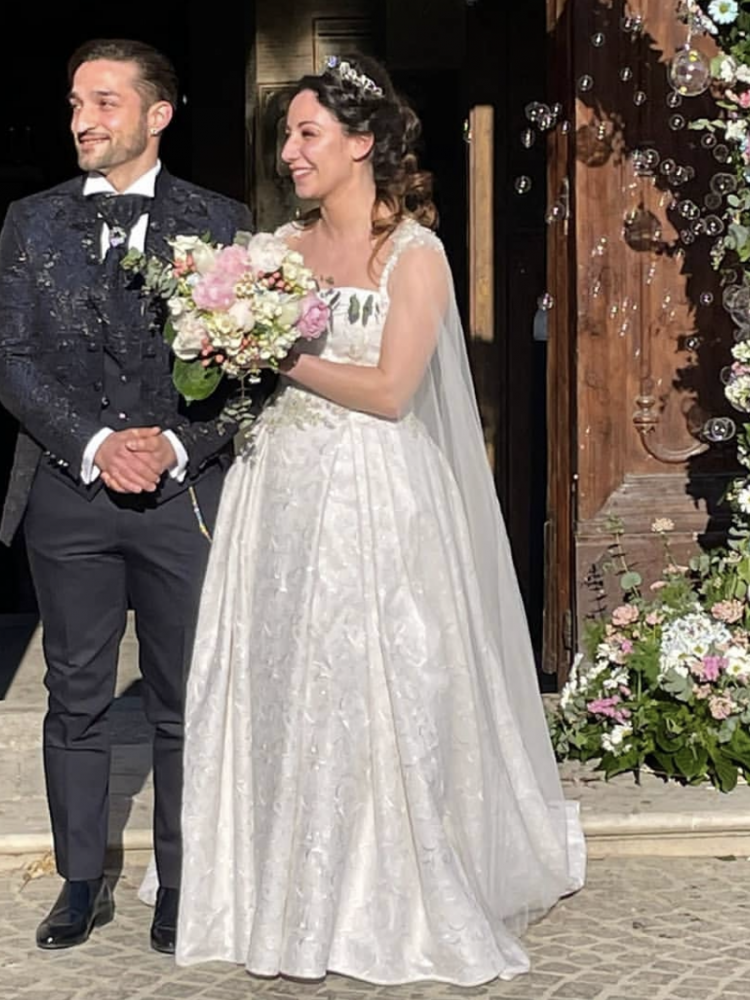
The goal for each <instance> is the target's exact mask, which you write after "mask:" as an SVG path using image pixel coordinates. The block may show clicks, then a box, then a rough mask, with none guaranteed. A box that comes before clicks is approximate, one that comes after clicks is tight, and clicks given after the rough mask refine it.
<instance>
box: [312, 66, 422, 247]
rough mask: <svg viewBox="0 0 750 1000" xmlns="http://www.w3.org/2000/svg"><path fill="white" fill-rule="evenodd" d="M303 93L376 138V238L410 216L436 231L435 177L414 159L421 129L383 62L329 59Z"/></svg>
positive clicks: (351, 129) (353, 130) (353, 129)
mask: <svg viewBox="0 0 750 1000" xmlns="http://www.w3.org/2000/svg"><path fill="white" fill-rule="evenodd" d="M303 90H311V91H313V93H314V94H315V95H316V97H317V99H318V101H319V103H320V104H321V105H322V106H323V107H324V108H326V110H328V111H330V112H331V114H332V115H333V116H334V118H336V119H337V121H339V122H340V123H341V125H342V126H343V128H344V130H345V131H346V132H347V133H349V134H350V135H354V134H356V135H362V134H371V135H372V136H373V139H374V141H373V146H372V152H371V154H370V158H371V161H372V169H373V175H374V179H375V189H376V201H375V205H374V206H373V235H375V236H387V235H389V234H390V233H391V232H393V230H394V229H395V228H396V226H397V225H398V224H399V222H400V221H401V220H402V219H403V218H404V217H406V216H409V217H410V218H413V219H416V221H417V222H420V223H421V224H422V225H424V226H429V227H430V228H432V227H434V226H435V225H436V222H437V211H436V209H435V205H434V204H433V201H432V176H431V174H430V173H428V172H427V171H425V170H420V168H419V165H418V163H417V157H416V154H415V147H416V143H417V140H418V138H419V135H420V131H421V125H420V122H419V119H418V118H417V116H416V114H415V113H414V111H412V109H411V108H410V107H409V105H408V104H407V103H406V102H405V101H404V100H403V99H402V98H401V97H400V96H399V95H398V94H397V93H396V91H395V90H394V87H393V83H392V82H391V78H390V76H389V75H388V73H387V72H386V70H385V69H384V68H383V67H382V66H381V65H380V63H378V62H376V61H375V60H374V59H371V58H370V57H368V56H361V55H357V56H352V57H348V58H344V57H342V58H340V59H339V58H338V57H331V59H329V60H328V65H327V66H326V69H325V70H324V71H323V72H322V73H321V74H320V75H318V76H313V75H310V76H304V77H302V79H301V80H300V81H299V83H298V84H297V86H296V88H295V94H299V93H300V92H301V91H303Z"/></svg>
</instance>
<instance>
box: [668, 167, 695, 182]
mask: <svg viewBox="0 0 750 1000" xmlns="http://www.w3.org/2000/svg"><path fill="white" fill-rule="evenodd" d="M690 176H691V175H690V171H689V170H688V168H687V167H677V169H676V170H675V172H674V174H673V175H672V183H673V184H687V182H688V181H689V180H690Z"/></svg>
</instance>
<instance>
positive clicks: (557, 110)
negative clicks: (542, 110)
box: [549, 104, 563, 118]
mask: <svg viewBox="0 0 750 1000" xmlns="http://www.w3.org/2000/svg"><path fill="white" fill-rule="evenodd" d="M549 110H550V114H551V115H554V116H555V118H559V117H560V115H561V114H562V113H563V106H562V104H553V105H552V107H551V108H550V109H549Z"/></svg>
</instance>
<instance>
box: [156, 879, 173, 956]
mask: <svg viewBox="0 0 750 1000" xmlns="http://www.w3.org/2000/svg"><path fill="white" fill-rule="evenodd" d="M179 902H180V893H179V890H177V889H159V890H158V891H157V893H156V907H155V908H154V919H153V921H152V922H151V947H152V948H153V949H154V951H163V952H164V954H165V955H174V944H175V939H176V937H177V907H178V905H179Z"/></svg>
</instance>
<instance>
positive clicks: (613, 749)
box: [602, 723, 633, 757]
mask: <svg viewBox="0 0 750 1000" xmlns="http://www.w3.org/2000/svg"><path fill="white" fill-rule="evenodd" d="M632 735H633V727H632V726H630V725H628V724H627V723H623V724H621V725H618V726H613V727H612V729H611V730H610V731H609V732H603V733H602V750H604V752H605V753H611V754H614V755H615V757H621V756H622V755H623V754H626V753H627V752H628V750H630V749H632V744H630V743H627V742H626V741H627V738H628V736H632Z"/></svg>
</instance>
